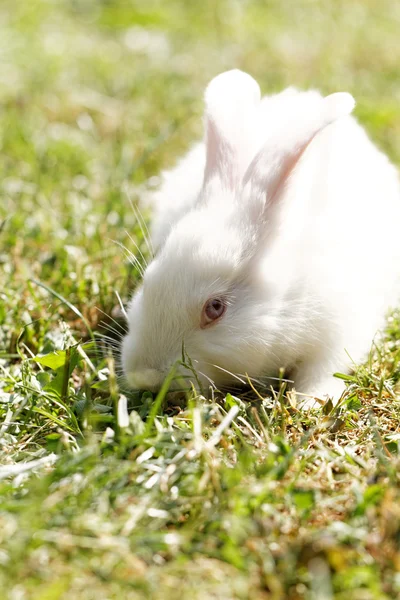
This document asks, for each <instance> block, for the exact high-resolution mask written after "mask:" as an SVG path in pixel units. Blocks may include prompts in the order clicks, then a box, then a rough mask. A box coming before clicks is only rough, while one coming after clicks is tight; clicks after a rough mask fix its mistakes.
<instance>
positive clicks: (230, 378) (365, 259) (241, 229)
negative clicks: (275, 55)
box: [122, 70, 400, 400]
mask: <svg viewBox="0 0 400 600" xmlns="http://www.w3.org/2000/svg"><path fill="white" fill-rule="evenodd" d="M205 104H206V109H205V128H206V136H205V138H206V141H205V144H204V145H203V144H201V145H198V146H197V147H196V148H195V149H193V150H192V151H191V153H189V155H188V156H187V157H186V159H184V160H183V161H181V163H180V164H179V165H178V167H177V168H176V169H175V170H174V171H172V172H171V173H170V174H169V176H168V177H167V179H166V183H165V185H164V187H163V188H162V189H161V191H160V192H159V194H158V196H157V202H156V207H155V208H156V216H155V222H154V226H153V238H154V242H155V245H156V247H157V248H158V252H157V254H156V257H155V258H154V260H153V261H152V262H151V264H150V265H149V266H148V268H147V269H146V272H145V274H144V278H143V284H142V285H141V286H140V288H139V289H138V290H137V291H136V293H135V294H134V296H133V299H132V301H131V303H130V305H129V308H128V321H129V332H128V334H127V336H126V338H125V339H124V341H123V347H122V362H123V367H124V372H125V375H126V378H127V381H128V382H129V384H130V385H131V386H133V387H137V388H143V389H150V390H156V389H158V388H159V387H160V385H161V383H162V382H163V380H164V378H165V376H166V375H167V374H168V372H169V371H170V369H171V367H172V365H173V364H174V363H175V362H176V361H177V360H179V359H180V358H181V357H182V346H183V344H184V349H185V352H186V354H187V356H188V357H189V358H190V359H191V361H192V364H193V366H194V367H195V368H196V371H197V374H198V381H200V383H201V384H202V385H204V387H205V388H207V387H208V386H209V384H210V382H213V383H215V385H216V386H217V387H218V386H221V385H224V386H226V385H230V384H232V383H235V382H236V383H237V378H236V376H237V375H238V374H241V375H244V374H248V375H249V376H250V377H256V378H257V377H261V376H271V377H273V376H276V375H277V374H278V372H279V369H280V368H282V367H283V368H284V369H285V373H287V374H289V375H290V377H291V379H292V380H293V381H294V388H295V389H296V391H297V392H300V393H303V394H306V395H307V397H308V398H315V397H317V398H325V397H327V396H330V397H332V398H333V399H334V400H337V399H338V398H339V397H340V395H341V393H342V391H343V385H344V384H343V382H342V381H341V380H339V379H337V378H334V377H333V373H334V372H335V371H341V372H346V371H349V370H350V369H351V367H352V364H353V361H354V362H355V363H357V362H359V361H361V360H363V359H364V358H365V357H366V355H367V353H368V351H369V350H370V347H371V342H372V340H373V338H374V336H375V334H376V333H377V331H378V330H379V329H380V328H381V327H382V325H384V318H385V314H386V312H387V311H388V309H389V308H390V307H391V306H394V305H395V303H396V301H397V299H398V296H399V277H398V275H399V271H400V235H399V226H400V191H399V183H398V178H397V173H396V171H395V169H394V167H393V166H392V165H391V164H390V163H389V161H388V159H387V158H386V157H385V156H384V155H383V154H382V153H381V152H380V151H378V150H377V149H376V147H375V146H374V145H373V144H372V143H371V141H370V140H369V139H368V137H367V135H366V134H365V132H364V130H363V129H362V128H361V127H360V126H359V125H358V124H357V122H356V121H355V120H354V118H352V117H350V116H348V114H349V113H350V112H351V110H352V109H353V106H354V101H353V99H352V97H351V96H350V95H349V94H345V93H341V94H333V95H331V96H328V97H327V98H323V97H322V96H321V95H320V94H319V93H318V92H315V91H311V92H297V91H296V90H292V89H289V90H286V91H285V92H283V93H281V94H278V95H276V96H271V97H266V98H264V99H262V100H260V91H259V87H258V85H257V83H256V82H255V81H254V80H253V79H252V78H251V77H250V76H249V75H246V74H245V73H242V72H240V71H237V70H235V71H229V72H227V73H223V74H221V75H219V76H218V77H216V78H215V79H213V80H212V81H211V83H210V84H209V86H208V88H207V90H206V95H205ZM163 198H164V199H165V206H163V205H162V200H163ZM174 199H175V201H176V203H175V206H174V204H173V202H174ZM180 372H181V374H182V376H183V377H191V378H193V375H192V373H191V372H190V371H189V370H186V369H185V367H180ZM194 383H195V384H196V381H194Z"/></svg>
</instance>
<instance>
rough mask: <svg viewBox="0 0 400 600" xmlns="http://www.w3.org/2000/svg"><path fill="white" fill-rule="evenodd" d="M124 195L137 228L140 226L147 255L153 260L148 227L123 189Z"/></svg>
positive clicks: (152, 248) (126, 190) (126, 191)
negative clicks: (137, 224)
mask: <svg viewBox="0 0 400 600" xmlns="http://www.w3.org/2000/svg"><path fill="white" fill-rule="evenodd" d="M125 193H126V196H127V198H128V201H129V204H130V205H131V208H132V210H133V213H134V215H135V217H136V219H137V220H138V222H139V226H140V229H141V232H142V234H143V239H144V241H145V244H146V246H147V250H148V251H149V254H150V256H151V258H154V247H153V244H152V241H151V237H150V233H149V230H148V227H147V225H146V221H145V220H144V218H143V217H142V215H141V213H140V210H139V208H138V207H137V206H135V204H134V203H133V201H132V198H131V196H130V194H129V190H128V189H126V188H125Z"/></svg>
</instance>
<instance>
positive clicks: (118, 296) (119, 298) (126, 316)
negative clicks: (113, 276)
mask: <svg viewBox="0 0 400 600" xmlns="http://www.w3.org/2000/svg"><path fill="white" fill-rule="evenodd" d="M115 295H116V296H117V299H118V302H119V305H120V307H121V311H122V314H123V315H124V317H125V319H126V320H128V315H127V312H126V310H125V306H124V303H123V302H122V300H121V296H120V295H119V293H118V292H117V290H115Z"/></svg>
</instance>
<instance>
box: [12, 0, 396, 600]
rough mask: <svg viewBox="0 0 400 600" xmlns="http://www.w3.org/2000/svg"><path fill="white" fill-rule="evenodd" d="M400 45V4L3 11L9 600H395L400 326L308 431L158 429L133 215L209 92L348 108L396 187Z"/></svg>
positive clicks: (168, 421)
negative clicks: (305, 98)
mask: <svg viewBox="0 0 400 600" xmlns="http://www.w3.org/2000/svg"><path fill="white" fill-rule="evenodd" d="M399 30H400V5H399V3H397V2H394V1H393V0H358V1H357V0H353V1H352V2H349V1H348V0H347V1H345V0H297V1H296V2H295V1H291V0H270V1H267V0H264V1H263V0H246V1H245V0H243V1H240V0H204V1H203V2H195V1H194V0H168V2H166V1H162V0H146V1H144V0H112V1H111V0H81V1H79V0H70V1H67V0H29V2H28V1H25V2H23V1H20V0H2V1H1V4H0V157H1V158H0V598H4V599H6V600H30V599H34V600H58V599H60V600H65V599H67V598H68V599H75V598H76V599H79V600H81V599H82V600H92V599H95V600H106V599H107V600H109V599H114V598H115V599H118V600H121V599H123V600H125V599H126V600H130V599H135V600H136V599H138V600H142V599H143V600H144V599H146V600H147V599H149V600H153V599H154V600H170V599H171V600H173V599H174V600H175V599H176V598H185V599H186V598H188V599H189V598H190V599H191V600H192V599H198V600H206V599H209V598H210V599H212V598H214V599H216V600H231V599H243V600H244V599H248V598H249V599H250V598H251V600H264V599H265V600H280V599H284V598H288V599H290V600H297V599H303V598H307V599H312V600H329V599H331V598H337V599H342V600H349V599H354V600H369V599H371V600H372V599H373V600H375V599H393V598H397V597H400V575H399V573H400V475H399V466H400V312H394V313H393V314H392V315H390V316H389V319H388V325H387V330H386V333H385V337H384V339H383V340H380V341H377V342H376V343H375V344H374V345H373V346H372V347H371V354H370V356H369V357H368V359H367V360H366V363H365V364H364V365H356V366H355V372H354V375H352V376H348V377H347V384H348V388H347V392H346V395H345V397H344V399H343V401H342V402H341V404H340V406H338V407H337V408H333V407H332V406H326V407H325V408H324V410H320V411H314V412H311V413H308V414H305V413H302V412H299V411H298V410H297V409H296V406H292V405H291V404H290V401H289V399H288V398H287V397H286V395H285V390H284V386H283V385H282V386H281V389H280V391H279V392H275V393H274V394H273V393H272V392H270V391H269V390H268V389H263V390H261V392H260V391H259V392H258V393H256V392H252V391H250V392H249V393H246V395H244V396H242V397H238V396H237V395H230V394H228V395H227V396H226V397H223V396H221V397H218V398H216V399H215V402H211V401H205V400H204V399H202V398H199V397H196V396H193V397H191V398H188V402H187V405H186V406H184V407H180V408H179V407H175V406H166V405H165V402H164V399H163V397H162V395H159V396H157V398H155V397H153V396H152V395H151V394H150V393H144V394H139V393H134V392H130V391H127V390H125V389H124V386H123V382H122V381H121V380H120V378H119V365H118V343H119V339H120V337H121V335H122V333H123V331H124V321H123V318H121V304H123V303H125V302H127V300H128V298H129V295H130V292H131V290H132V289H133V288H134V286H135V285H136V283H137V282H138V281H139V278H140V267H138V266H137V265H135V264H132V261H130V260H129V252H133V253H137V250H136V247H135V245H138V247H139V248H140V250H141V251H142V252H143V253H144V254H145V255H147V250H146V244H145V240H144V236H143V232H142V229H141V227H140V223H138V219H137V211H136V210H135V208H134V207H135V205H136V203H137V202H138V200H139V199H144V198H145V197H146V196H147V194H148V193H149V192H151V190H152V189H153V188H155V187H156V186H157V184H158V181H159V179H158V176H159V173H160V171H161V170H162V169H165V168H168V167H169V166H172V165H173V164H174V161H175V160H176V159H177V158H178V157H179V156H180V155H181V154H182V153H183V152H184V151H185V150H186V149H188V148H189V147H190V144H191V143H192V142H193V141H194V140H196V139H198V138H199V136H200V135H201V132H202V123H201V113H202V94H203V90H204V86H205V85H206V84H207V82H208V81H209V80H210V79H211V78H212V77H213V76H214V75H216V74H217V73H219V72H221V71H223V70H226V69H228V68H232V67H234V66H236V67H239V68H242V69H243V70H246V71H248V72H250V73H251V74H252V75H253V76H254V77H255V78H256V79H257V80H258V81H259V82H260V84H261V87H262V89H263V91H264V93H269V92H273V91H277V90H280V89H282V88H283V87H285V86H287V85H296V86H298V87H301V88H308V87H318V88H320V89H321V90H322V91H323V92H325V93H330V92H334V91H349V92H351V93H352V94H353V95H354V97H355V98H356V100H357V108H356V111H355V112H356V115H357V117H358V118H359V119H360V121H361V122H362V123H363V124H365V126H366V128H367V129H368V131H369V133H370V135H371V137H372V138H373V139H374V140H375V141H376V142H377V143H378V144H379V146H380V147H381V148H382V149H384V150H385V151H386V152H387V153H388V154H389V156H390V157H391V159H392V160H393V161H394V162H395V163H397V164H400V78H399V68H400V67H399V65H400V41H399V39H400V38H399ZM377 202H379V199H377ZM143 215H144V218H145V219H148V218H149V215H148V214H147V213H146V211H144V213H143ZM399 227H400V224H399ZM354 235H355V236H358V235H360V236H362V231H354ZM371 243H373V240H371ZM354 268H355V269H357V265H354ZM360 302H362V298H360Z"/></svg>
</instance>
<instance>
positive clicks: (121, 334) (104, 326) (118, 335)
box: [98, 323, 126, 340]
mask: <svg viewBox="0 0 400 600" xmlns="http://www.w3.org/2000/svg"><path fill="white" fill-rule="evenodd" d="M98 326H99V328H101V329H103V330H104V331H109V332H110V333H111V332H112V333H114V335H115V336H116V338H117V339H118V340H122V338H123V337H124V336H125V334H126V331H120V330H119V329H116V328H115V327H113V326H112V325H110V324H109V323H99V325H98Z"/></svg>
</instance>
